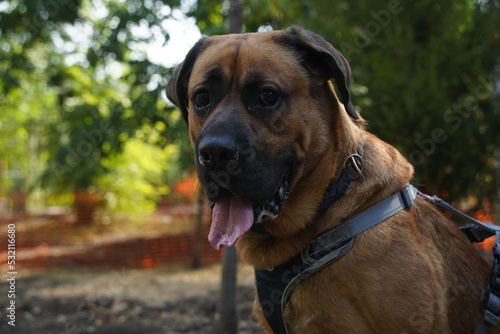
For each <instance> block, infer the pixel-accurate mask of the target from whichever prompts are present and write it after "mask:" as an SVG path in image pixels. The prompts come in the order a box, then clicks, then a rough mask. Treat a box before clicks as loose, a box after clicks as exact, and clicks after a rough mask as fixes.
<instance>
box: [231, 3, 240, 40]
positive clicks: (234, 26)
mask: <svg viewBox="0 0 500 334" xmlns="http://www.w3.org/2000/svg"><path fill="white" fill-rule="evenodd" d="M242 28H243V7H242V5H241V0H231V3H230V5H229V33H230V34H239V33H241V30H242Z"/></svg>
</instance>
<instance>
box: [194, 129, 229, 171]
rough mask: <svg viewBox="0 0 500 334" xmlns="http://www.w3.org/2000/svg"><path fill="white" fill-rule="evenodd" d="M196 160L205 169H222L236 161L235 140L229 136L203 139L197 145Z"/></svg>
mask: <svg viewBox="0 0 500 334" xmlns="http://www.w3.org/2000/svg"><path fill="white" fill-rule="evenodd" d="M198 160H199V162H200V164H202V165H203V166H204V167H206V168H211V169H224V168H226V167H227V164H228V162H229V161H237V160H238V150H237V147H236V142H235V140H234V139H233V138H232V137H230V136H209V137H204V138H203V139H202V140H201V141H200V143H199V145H198Z"/></svg>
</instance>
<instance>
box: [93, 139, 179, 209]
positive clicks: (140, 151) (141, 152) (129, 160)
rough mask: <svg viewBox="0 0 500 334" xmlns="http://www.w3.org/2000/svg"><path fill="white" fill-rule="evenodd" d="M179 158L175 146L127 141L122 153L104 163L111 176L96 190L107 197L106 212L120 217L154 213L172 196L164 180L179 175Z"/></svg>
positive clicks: (101, 180) (137, 140)
mask: <svg viewBox="0 0 500 334" xmlns="http://www.w3.org/2000/svg"><path fill="white" fill-rule="evenodd" d="M139 132H141V131H139ZM144 133H149V131H145V132H144ZM178 156H179V147H178V146H176V145H167V146H165V147H164V148H161V147H159V146H158V145H154V144H150V143H147V142H145V141H143V140H141V139H139V138H132V139H129V140H127V141H126V143H125V144H124V148H123V151H122V152H120V153H118V154H114V155H112V156H109V157H107V158H105V159H103V165H104V166H106V168H107V169H108V170H109V172H108V173H106V174H105V175H103V176H102V177H100V178H99V180H98V181H97V184H96V186H97V188H98V189H99V190H100V192H101V193H104V194H105V196H104V198H105V200H106V203H107V208H108V209H110V210H111V211H114V212H120V213H148V212H153V211H154V209H155V208H156V204H157V203H158V202H159V200H160V199H161V196H162V195H166V194H168V193H169V188H168V187H167V186H166V185H165V182H164V176H165V175H169V176H170V177H171V178H175V177H176V176H177V175H178V174H179V172H180V171H179V170H178V164H177V160H178V158H179V157H178ZM159 161H160V162H161V163H158V162H159Z"/></svg>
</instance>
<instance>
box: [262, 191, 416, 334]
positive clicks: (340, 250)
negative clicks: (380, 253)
mask: <svg viewBox="0 0 500 334" xmlns="http://www.w3.org/2000/svg"><path fill="white" fill-rule="evenodd" d="M416 194H417V189H416V188H414V187H413V186H412V185H407V186H406V187H405V188H404V189H403V190H401V191H399V192H397V193H395V194H394V195H392V196H390V197H388V198H386V199H384V200H382V201H381V202H379V203H377V204H375V205H373V206H371V207H369V208H368V209H365V210H363V211H361V212H360V213H358V214H356V215H354V216H352V217H350V218H348V219H347V220H345V221H343V222H341V223H339V224H337V225H335V226H334V227H332V228H331V229H329V230H327V231H325V232H323V233H321V234H319V235H318V236H316V237H315V238H314V239H313V241H312V242H311V243H310V244H309V245H308V246H307V247H306V248H305V249H304V250H303V251H302V252H301V253H300V254H298V255H297V256H295V257H294V258H293V259H291V260H290V261H288V262H286V263H284V264H281V265H279V266H277V267H275V268H271V269H256V270H255V277H256V282H257V293H258V296H259V301H260V304H261V307H262V310H263V312H264V315H265V317H266V320H267V322H268V324H269V326H270V327H271V328H272V330H273V331H274V333H276V334H287V333H288V329H287V327H286V323H285V320H284V313H285V307H286V304H287V302H288V301H289V299H290V296H291V294H292V292H293V290H294V289H295V288H296V287H297V286H298V285H299V284H300V283H301V282H303V281H304V280H306V279H307V278H309V277H310V276H311V275H313V274H314V273H316V272H318V271H319V270H321V269H322V268H324V267H325V266H327V265H329V264H331V263H333V262H334V261H336V260H338V259H339V258H341V257H342V256H343V255H345V254H346V253H347V252H348V251H349V250H350V249H351V248H352V246H353V244H354V237H355V236H357V235H358V234H360V233H362V232H364V231H366V230H367V229H369V228H371V227H373V226H375V225H377V224H379V223H381V222H383V221H384V220H386V219H388V218H390V217H392V216H393V215H395V214H396V213H398V212H400V211H401V210H404V209H408V208H410V207H412V206H413V204H414V201H415V197H416Z"/></svg>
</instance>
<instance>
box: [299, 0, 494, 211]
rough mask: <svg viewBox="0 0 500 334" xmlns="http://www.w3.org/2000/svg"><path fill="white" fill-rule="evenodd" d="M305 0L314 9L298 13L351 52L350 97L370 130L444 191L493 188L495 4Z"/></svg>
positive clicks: (488, 191)
mask: <svg viewBox="0 0 500 334" xmlns="http://www.w3.org/2000/svg"><path fill="white" fill-rule="evenodd" d="M311 4H312V7H311V8H313V10H314V13H313V14H312V16H313V17H315V18H316V19H315V20H309V19H305V20H304V19H301V20H299V22H301V23H303V24H304V25H306V26H307V27H309V28H311V29H313V30H315V31H317V32H318V33H320V34H322V35H323V36H325V37H326V38H327V39H328V40H329V41H330V42H331V43H332V44H333V45H334V46H336V47H337V48H338V49H339V50H340V51H341V52H342V53H343V54H344V55H345V56H346V57H347V58H348V60H349V61H350V64H351V66H352V68H353V77H354V82H355V84H354V86H353V92H354V94H355V95H356V96H355V103H356V104H357V106H358V107H359V108H360V110H361V113H362V115H363V116H364V117H365V118H366V119H367V120H368V128H369V130H371V131H372V132H374V133H376V134H377V135H378V136H379V137H381V138H382V139H384V140H386V141H387V142H389V143H391V144H393V145H395V146H397V147H398V148H399V149H400V150H401V151H402V152H403V154H404V155H405V156H406V157H407V158H408V159H409V160H410V162H411V163H412V164H413V165H414V166H415V169H416V170H415V181H414V182H415V183H416V184H418V185H422V186H423V187H424V188H425V190H426V191H428V192H431V193H440V194H441V195H443V196H445V197H447V198H448V199H450V200H459V199H463V198H465V197H467V196H468V195H474V196H476V197H478V198H479V199H480V201H479V204H480V203H481V199H482V198H484V197H489V198H493V197H494V195H495V192H496V188H497V185H498V183H496V182H495V171H494V166H493V165H494V158H493V152H494V150H495V147H498V145H499V144H500V141H499V139H500V117H499V116H500V115H499V113H500V110H498V109H496V110H495V108H494V104H493V99H494V96H493V91H492V86H493V82H494V80H495V78H494V77H493V76H492V74H493V70H494V67H495V64H497V63H498V62H499V61H500V57H499V55H500V26H499V25H498V22H500V4H499V3H498V2H497V1H488V0H486V1H477V2H476V1H469V0H461V1H451V0H447V1H440V2H439V3H436V2H435V1H430V0H425V1H419V2H415V1H389V2H387V1H382V0H380V1H371V2H369V3H367V2H356V3H353V2H324V1H318V0H311ZM326 13H328V14H326ZM331 18H335V19H331ZM496 80H499V78H497V79H496Z"/></svg>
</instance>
